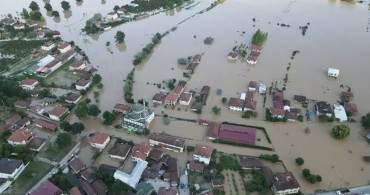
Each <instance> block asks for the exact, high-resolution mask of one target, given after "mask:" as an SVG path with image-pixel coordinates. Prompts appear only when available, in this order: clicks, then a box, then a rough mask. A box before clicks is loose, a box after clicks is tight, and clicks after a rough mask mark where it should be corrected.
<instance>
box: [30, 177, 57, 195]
mask: <svg viewBox="0 0 370 195" xmlns="http://www.w3.org/2000/svg"><path fill="white" fill-rule="evenodd" d="M60 194H62V190H61V189H59V188H58V187H57V186H56V185H54V184H53V183H51V182H50V181H48V180H46V182H44V183H43V184H42V185H41V186H39V187H38V188H36V190H35V191H33V192H31V194H29V195H60Z"/></svg>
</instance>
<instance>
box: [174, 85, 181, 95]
mask: <svg viewBox="0 0 370 195" xmlns="http://www.w3.org/2000/svg"><path fill="white" fill-rule="evenodd" d="M182 89H183V87H182V86H177V87H176V88H175V90H173V93H177V94H179V93H181V91H182Z"/></svg>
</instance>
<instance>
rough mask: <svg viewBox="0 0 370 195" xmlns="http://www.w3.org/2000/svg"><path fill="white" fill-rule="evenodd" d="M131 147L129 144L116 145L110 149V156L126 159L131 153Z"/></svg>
mask: <svg viewBox="0 0 370 195" xmlns="http://www.w3.org/2000/svg"><path fill="white" fill-rule="evenodd" d="M130 149H131V146H130V145H128V144H119V143H117V144H115V145H114V146H113V147H112V148H111V149H109V151H108V154H109V155H114V156H120V157H126V156H127V154H128V152H130Z"/></svg>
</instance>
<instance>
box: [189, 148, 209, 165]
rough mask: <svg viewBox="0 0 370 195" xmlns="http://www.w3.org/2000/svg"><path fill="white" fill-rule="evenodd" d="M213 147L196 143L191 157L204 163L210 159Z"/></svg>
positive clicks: (207, 162)
mask: <svg viewBox="0 0 370 195" xmlns="http://www.w3.org/2000/svg"><path fill="white" fill-rule="evenodd" d="M212 151H213V148H212V147H210V146H205V145H196V146H195V150H194V152H193V159H194V160H196V161H199V162H202V163H204V164H206V165H208V164H209V161H210V160H211V156H212Z"/></svg>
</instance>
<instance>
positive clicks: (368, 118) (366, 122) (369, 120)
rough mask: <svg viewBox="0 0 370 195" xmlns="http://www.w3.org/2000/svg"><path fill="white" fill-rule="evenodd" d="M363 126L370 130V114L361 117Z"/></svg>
mask: <svg viewBox="0 0 370 195" xmlns="http://www.w3.org/2000/svg"><path fill="white" fill-rule="evenodd" d="M361 124H362V126H363V127H364V128H365V129H370V112H369V113H367V114H365V115H364V116H362V117H361Z"/></svg>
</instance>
